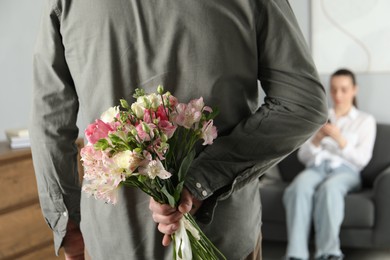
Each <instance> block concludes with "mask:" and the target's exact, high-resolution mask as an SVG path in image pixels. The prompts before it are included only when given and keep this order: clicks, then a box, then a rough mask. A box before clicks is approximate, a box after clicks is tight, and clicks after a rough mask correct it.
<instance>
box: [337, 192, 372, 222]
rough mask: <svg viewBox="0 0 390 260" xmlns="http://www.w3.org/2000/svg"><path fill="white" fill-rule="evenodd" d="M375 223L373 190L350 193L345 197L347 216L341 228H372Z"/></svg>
mask: <svg viewBox="0 0 390 260" xmlns="http://www.w3.org/2000/svg"><path fill="white" fill-rule="evenodd" d="M374 222H375V207H374V201H373V199H372V190H365V191H360V192H354V193H350V194H348V195H347V196H346V197H345V216H344V220H343V223H342V224H341V227H348V228H367V227H371V228H372V227H373V226H374Z"/></svg>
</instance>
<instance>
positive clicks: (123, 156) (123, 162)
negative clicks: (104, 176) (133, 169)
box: [112, 150, 132, 169]
mask: <svg viewBox="0 0 390 260" xmlns="http://www.w3.org/2000/svg"><path fill="white" fill-rule="evenodd" d="M131 156H132V152H131V151H128V150H127V151H124V152H120V153H117V154H115V155H114V157H112V159H113V160H114V163H115V165H116V166H117V167H118V168H122V169H127V168H129V167H130V160H131Z"/></svg>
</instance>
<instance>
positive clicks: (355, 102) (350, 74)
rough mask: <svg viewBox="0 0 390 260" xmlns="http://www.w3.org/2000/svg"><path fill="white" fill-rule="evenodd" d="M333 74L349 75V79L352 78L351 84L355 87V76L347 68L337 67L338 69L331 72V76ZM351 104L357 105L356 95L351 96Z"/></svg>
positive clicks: (333, 75)
mask: <svg viewBox="0 0 390 260" xmlns="http://www.w3.org/2000/svg"><path fill="white" fill-rule="evenodd" d="M335 76H347V77H350V78H351V80H352V84H353V85H354V86H355V87H356V77H355V74H354V73H353V72H352V71H350V70H348V69H339V70H336V71H335V72H334V73H333V74H332V76H331V77H332V78H333V77H335ZM352 103H353V105H354V106H355V107H357V101H356V96H355V97H354V98H353V101H352Z"/></svg>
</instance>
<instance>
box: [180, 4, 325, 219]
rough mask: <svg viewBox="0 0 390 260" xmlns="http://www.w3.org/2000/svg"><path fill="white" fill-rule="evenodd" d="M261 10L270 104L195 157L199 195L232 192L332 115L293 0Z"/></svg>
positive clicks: (193, 187)
mask: <svg viewBox="0 0 390 260" xmlns="http://www.w3.org/2000/svg"><path fill="white" fill-rule="evenodd" d="M256 12H257V14H256V16H257V21H256V27H257V46H258V78H259V80H260V81H261V85H262V87H263V89H264V91H265V93H266V99H265V104H264V105H263V106H261V108H260V109H259V110H258V111H257V112H256V113H254V114H253V115H251V116H250V117H248V118H245V119H243V120H242V121H241V122H240V123H239V124H238V125H237V126H236V127H235V129H234V130H233V131H232V132H231V134H229V135H228V136H222V137H219V138H217V139H216V140H215V142H214V144H213V145H211V146H208V147H207V148H206V149H205V150H204V151H203V152H202V153H201V154H200V156H199V157H198V158H197V159H196V160H195V161H194V163H193V165H192V167H191V170H190V172H189V174H188V180H187V182H186V187H187V188H188V189H189V190H190V192H191V193H192V194H193V195H194V196H195V197H196V198H197V199H201V200H205V199H208V198H210V197H211V196H212V195H213V194H214V193H215V194H221V193H224V196H228V195H229V194H230V193H231V192H232V191H233V190H234V189H235V187H239V186H242V185H244V184H245V183H248V182H249V181H251V180H254V179H255V178H257V177H258V176H259V175H260V174H262V173H263V172H264V171H265V170H267V169H268V168H270V167H271V166H273V165H274V164H276V163H277V162H278V161H280V160H281V159H282V158H284V157H285V156H286V155H287V154H289V153H290V152H292V151H293V150H295V149H296V148H298V147H299V146H300V145H301V144H302V143H304V142H305V141H306V140H307V139H308V138H309V137H310V136H311V135H312V134H313V133H314V132H315V131H316V130H317V129H319V128H320V127H321V126H322V125H323V124H324V123H325V121H326V119H327V104H326V95H325V91H324V88H323V86H322V85H321V83H320V82H319V79H318V75H317V72H316V68H315V66H314V63H313V60H312V58H311V55H310V52H309V50H308V48H307V45H306V43H305V40H304V38H303V35H302V33H301V32H300V29H299V26H298V24H297V21H296V19H295V16H294V14H293V12H292V10H291V7H290V5H289V3H288V1H287V0H267V1H263V0H258V1H257V7H256ZM222 113H223V111H222ZM221 191H223V192H221ZM207 201H208V200H205V202H204V203H203V206H202V208H204V207H205V206H206V205H207V204H209V203H206V202H207ZM211 204H213V203H211ZM211 207H212V206H211ZM207 210H208V209H207ZM209 215H210V214H209Z"/></svg>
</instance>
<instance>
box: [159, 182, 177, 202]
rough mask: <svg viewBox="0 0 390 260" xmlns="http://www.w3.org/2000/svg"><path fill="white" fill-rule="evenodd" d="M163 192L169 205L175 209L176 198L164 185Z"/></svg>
mask: <svg viewBox="0 0 390 260" xmlns="http://www.w3.org/2000/svg"><path fill="white" fill-rule="evenodd" d="M161 192H162V193H163V194H164V195H165V197H166V198H167V199H168V203H169V205H170V206H171V207H175V206H176V205H175V198H174V197H173V196H172V195H171V194H170V193H169V192H168V190H167V187H166V186H165V185H164V186H163V187H162V189H161Z"/></svg>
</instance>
